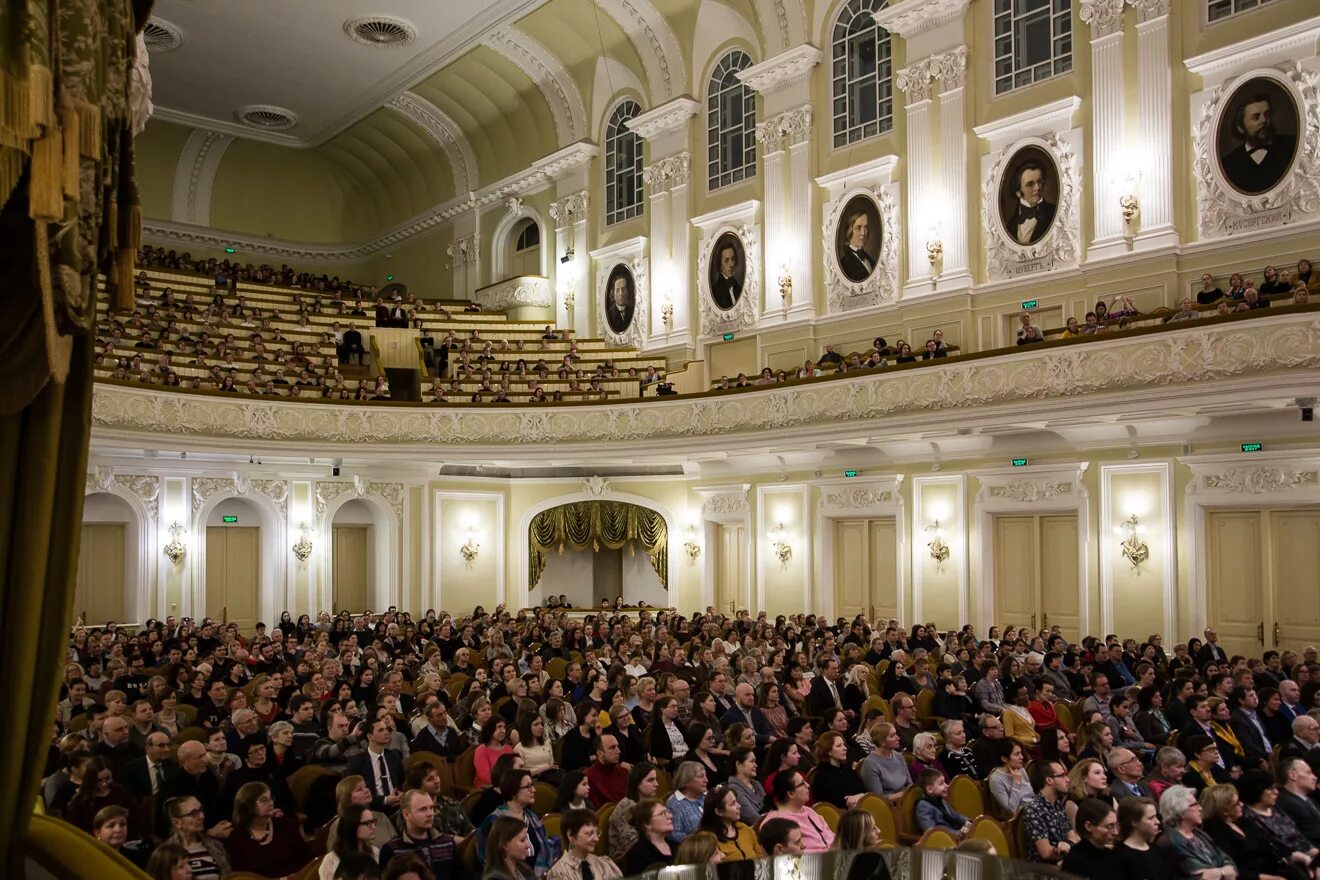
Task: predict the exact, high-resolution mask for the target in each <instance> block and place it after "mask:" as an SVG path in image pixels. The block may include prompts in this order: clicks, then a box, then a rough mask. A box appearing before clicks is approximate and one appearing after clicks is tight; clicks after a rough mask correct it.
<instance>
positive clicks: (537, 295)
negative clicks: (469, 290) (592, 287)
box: [472, 275, 555, 312]
mask: <svg viewBox="0 0 1320 880" xmlns="http://www.w3.org/2000/svg"><path fill="white" fill-rule="evenodd" d="M472 301H473V302H475V303H477V304H478V305H480V306H481V307H482V308H483V309H485V310H487V311H492V312H502V311H504V310H505V309H516V308H522V307H523V306H543V307H544V306H553V305H554V304H555V300H554V295H553V292H552V291H551V290H550V279H549V278H546V277H544V276H541V275H520V276H518V277H517V278H507V279H505V280H504V281H499V282H496V283H495V284H490V285H487V286H486V287H482V288H479V289H478V290H477V291H476V292H475V293H473V294H472Z"/></svg>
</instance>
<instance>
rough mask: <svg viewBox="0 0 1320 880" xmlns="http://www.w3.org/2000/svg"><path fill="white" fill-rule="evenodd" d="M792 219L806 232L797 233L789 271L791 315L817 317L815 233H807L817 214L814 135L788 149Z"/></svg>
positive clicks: (790, 214) (789, 202)
mask: <svg viewBox="0 0 1320 880" xmlns="http://www.w3.org/2000/svg"><path fill="white" fill-rule="evenodd" d="M788 156H789V159H788V169H789V170H788V218H789V223H790V228H792V224H794V223H795V222H796V224H797V228H799V229H802V230H803V233H802V234H800V235H795V236H794V239H793V243H794V245H795V247H794V249H793V254H792V259H791V262H790V263H789V271H790V272H791V273H792V278H793V301H792V302H791V303H790V304H789V307H788V312H789V314H790V315H798V314H801V316H802V317H804V318H814V317H815V315H816V303H815V299H814V294H815V290H816V273H815V272H814V271H813V269H814V267H815V264H814V263H813V262H812V260H811V241H812V236H810V235H808V234H806V230H810V229H811V226H812V224H811V218H812V217H813V216H814V213H815V206H814V205H813V204H812V201H813V199H812V196H813V194H814V193H815V190H814V189H813V188H812V186H811V138H810V137H806V138H803V139H802V140H800V141H798V142H797V143H795V144H793V145H792V146H791V147H789V148H788Z"/></svg>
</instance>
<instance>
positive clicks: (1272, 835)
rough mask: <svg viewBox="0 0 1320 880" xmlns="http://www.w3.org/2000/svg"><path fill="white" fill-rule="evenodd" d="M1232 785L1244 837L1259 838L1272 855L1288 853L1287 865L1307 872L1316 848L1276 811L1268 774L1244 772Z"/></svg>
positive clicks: (1287, 817) (1318, 849) (1275, 794)
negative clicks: (1240, 809)
mask: <svg viewBox="0 0 1320 880" xmlns="http://www.w3.org/2000/svg"><path fill="white" fill-rule="evenodd" d="M1236 785H1237V790H1238V797H1240V798H1241V799H1242V808H1243V809H1242V820H1243V822H1244V823H1245V824H1246V826H1247V828H1248V833H1250V834H1256V835H1259V836H1260V837H1261V839H1263V840H1265V841H1266V842H1267V843H1268V845H1269V847H1270V848H1271V849H1273V850H1274V851H1276V852H1286V853H1289V854H1290V857H1289V860H1290V861H1292V862H1295V863H1297V864H1299V865H1302V866H1307V867H1308V868H1309V866H1310V865H1311V863H1312V861H1313V860H1314V859H1315V858H1316V856H1320V847H1317V846H1316V845H1315V844H1314V843H1312V842H1311V841H1309V840H1307V839H1306V837H1305V836H1304V835H1303V834H1302V833H1301V832H1300V831H1299V830H1298V829H1297V824H1296V823H1295V822H1293V820H1292V817H1291V816H1290V815H1289V814H1288V813H1287V812H1286V811H1284V810H1283V809H1281V808H1280V807H1279V805H1278V797H1279V792H1278V789H1277V787H1276V786H1275V783H1274V777H1273V776H1271V775H1270V772H1269V771H1268V770H1248V771H1247V772H1245V773H1243V774H1242V778H1241V779H1239V780H1238V781H1237V783H1236ZM1308 872H1309V871H1308Z"/></svg>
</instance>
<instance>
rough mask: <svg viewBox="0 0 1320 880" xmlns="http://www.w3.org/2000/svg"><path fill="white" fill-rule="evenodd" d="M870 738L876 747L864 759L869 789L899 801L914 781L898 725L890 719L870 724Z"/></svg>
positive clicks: (865, 779) (867, 788)
mask: <svg viewBox="0 0 1320 880" xmlns="http://www.w3.org/2000/svg"><path fill="white" fill-rule="evenodd" d="M871 742H873V743H874V744H875V751H873V752H871V754H869V755H867V756H866V760H864V761H862V782H863V783H864V784H865V786H866V790H867V791H869V792H871V793H873V794H878V795H880V796H881V797H883V798H886V799H887V800H889V801H890V802H891V803H897V802H898V801H900V800H902V798H903V792H904V791H906V790H907V788H908V786H910V785H912V774H911V773H910V772H909V771H908V767H907V764H905V763H904V762H903V753H902V752H901V751H900V750H899V746H900V742H899V737H898V728H896V727H894V725H892V724H890V723H889V722H888V721H877V722H876V723H875V724H873V725H872V726H871Z"/></svg>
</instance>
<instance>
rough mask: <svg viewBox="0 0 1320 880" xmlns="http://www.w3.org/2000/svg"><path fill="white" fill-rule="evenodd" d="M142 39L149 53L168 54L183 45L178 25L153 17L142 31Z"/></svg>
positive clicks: (181, 33) (181, 32)
mask: <svg viewBox="0 0 1320 880" xmlns="http://www.w3.org/2000/svg"><path fill="white" fill-rule="evenodd" d="M142 39H143V40H145V41H146V43H147V50H148V51H150V52H170V51H173V50H174V49H177V48H179V47H180V46H182V45H183V31H181V30H179V27H178V25H175V24H173V23H171V22H168V21H166V20H165V19H163V18H157V17H155V16H154V15H153V16H152V17H151V18H149V19H147V26H146V27H145V28H143V29H142Z"/></svg>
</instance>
